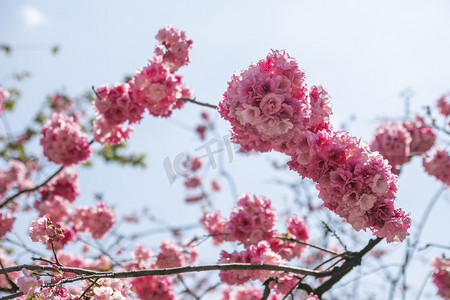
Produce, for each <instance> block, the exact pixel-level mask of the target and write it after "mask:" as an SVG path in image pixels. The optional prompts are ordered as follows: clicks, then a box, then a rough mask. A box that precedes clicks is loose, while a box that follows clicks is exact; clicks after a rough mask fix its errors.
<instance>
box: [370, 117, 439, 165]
mask: <svg viewBox="0 0 450 300" xmlns="http://www.w3.org/2000/svg"><path fill="white" fill-rule="evenodd" d="M435 142H436V134H435V133H434V130H433V127H431V126H427V125H426V124H425V120H424V119H423V118H422V117H420V116H417V118H416V120H415V121H403V122H386V123H382V124H380V126H379V127H378V129H377V131H376V133H375V136H374V140H373V141H372V143H371V144H370V148H371V149H372V150H373V151H378V152H380V153H381V155H383V157H384V158H385V159H387V160H388V161H389V164H390V165H391V166H392V167H393V168H395V169H394V170H396V169H398V168H399V167H401V166H402V165H403V164H404V163H406V162H408V161H410V160H411V157H412V156H413V155H421V154H423V153H425V152H427V151H428V150H430V148H431V147H432V146H433V145H434V143H435Z"/></svg>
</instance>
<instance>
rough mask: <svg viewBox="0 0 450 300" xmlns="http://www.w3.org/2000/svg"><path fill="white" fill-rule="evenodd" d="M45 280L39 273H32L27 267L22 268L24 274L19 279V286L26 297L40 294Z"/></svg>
mask: <svg viewBox="0 0 450 300" xmlns="http://www.w3.org/2000/svg"><path fill="white" fill-rule="evenodd" d="M43 285H44V281H43V280H42V279H41V278H40V277H39V275H36V274H32V273H30V272H29V271H28V270H26V269H22V276H20V277H19V279H17V286H18V287H19V290H20V291H21V292H22V293H23V295H24V296H25V297H30V296H38V295H39V293H40V290H41V287H42V286H43Z"/></svg>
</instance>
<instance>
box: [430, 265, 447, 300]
mask: <svg viewBox="0 0 450 300" xmlns="http://www.w3.org/2000/svg"><path fill="white" fill-rule="evenodd" d="M432 268H433V283H434V284H435V285H436V286H437V288H438V295H439V296H441V297H442V298H444V299H446V300H447V299H450V259H448V258H440V257H436V258H435V259H434V261H433V264H432Z"/></svg>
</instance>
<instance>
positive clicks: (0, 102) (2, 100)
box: [0, 86, 11, 115]
mask: <svg viewBox="0 0 450 300" xmlns="http://www.w3.org/2000/svg"><path fill="white" fill-rule="evenodd" d="M10 96H11V94H10V93H9V91H8V90H6V89H4V88H2V87H1V86H0V115H1V114H2V113H3V110H4V109H5V105H6V101H7V100H8V99H9V97H10Z"/></svg>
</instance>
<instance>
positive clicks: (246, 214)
mask: <svg viewBox="0 0 450 300" xmlns="http://www.w3.org/2000/svg"><path fill="white" fill-rule="evenodd" d="M201 222H202V224H203V226H204V227H205V229H206V230H207V231H208V233H209V234H210V235H211V237H212V239H213V242H214V243H215V244H216V245H218V244H220V243H222V242H223V241H238V242H240V243H241V244H243V245H244V247H249V246H251V245H256V244H258V243H259V242H261V241H268V242H269V245H270V248H271V250H272V251H274V252H275V253H277V254H278V255H280V256H281V257H282V258H283V259H286V260H291V259H293V258H294V257H300V256H301V253H302V252H303V251H304V250H305V246H304V245H301V244H298V243H295V242H292V241H291V242H290V241H288V240H289V239H297V240H299V241H303V242H306V241H307V240H308V229H307V227H306V225H305V223H304V221H303V219H301V218H299V217H297V216H296V215H293V216H291V217H290V218H289V220H288V222H287V223H288V231H287V232H285V233H281V234H280V233H278V232H277V231H276V230H275V229H274V228H273V227H274V226H275V224H276V223H277V212H276V210H275V209H274V208H273V207H272V206H271V203H270V200H269V199H267V198H266V197H264V196H261V195H251V194H242V195H240V196H239V198H238V203H237V206H236V207H234V208H233V209H232V210H231V213H230V217H229V218H225V217H223V216H222V215H221V214H220V212H219V211H217V210H215V211H211V212H207V213H205V215H204V216H203V218H202V220H201Z"/></svg>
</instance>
